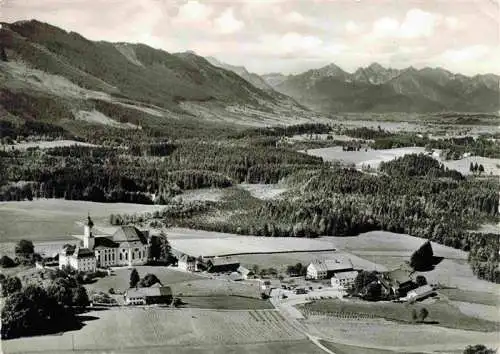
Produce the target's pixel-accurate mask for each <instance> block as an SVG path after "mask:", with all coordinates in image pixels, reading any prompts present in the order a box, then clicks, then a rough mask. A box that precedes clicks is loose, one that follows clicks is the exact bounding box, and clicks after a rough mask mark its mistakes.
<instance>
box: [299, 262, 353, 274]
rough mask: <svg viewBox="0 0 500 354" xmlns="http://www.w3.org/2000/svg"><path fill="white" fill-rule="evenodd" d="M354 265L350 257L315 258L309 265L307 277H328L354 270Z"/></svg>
mask: <svg viewBox="0 0 500 354" xmlns="http://www.w3.org/2000/svg"><path fill="white" fill-rule="evenodd" d="M352 270H353V266H352V263H351V261H350V260H349V259H347V260H345V259H325V260H315V261H313V262H311V263H310V264H309V265H308V266H307V273H306V278H307V279H326V278H329V277H332V276H333V275H334V274H335V273H338V272H346V271H352Z"/></svg>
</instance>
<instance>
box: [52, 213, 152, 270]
mask: <svg viewBox="0 0 500 354" xmlns="http://www.w3.org/2000/svg"><path fill="white" fill-rule="evenodd" d="M93 226H94V223H93V221H92V219H91V218H90V216H89V217H88V220H87V222H86V223H85V225H84V234H83V236H82V238H83V248H81V249H86V250H88V251H90V253H92V254H93V255H94V257H95V263H96V266H97V267H110V266H133V265H144V264H146V262H147V261H148V257H149V251H150V250H149V248H150V244H149V241H148V239H149V233H148V232H146V231H140V230H138V229H137V228H136V227H134V226H121V227H120V228H118V230H116V232H115V233H114V234H113V235H112V236H99V237H95V235H94V234H93V231H92V229H93ZM87 253H89V252H87ZM61 256H62V257H61ZM61 258H62V259H61ZM66 259H67V256H66V254H65V252H64V251H63V252H62V253H61V254H60V260H59V266H60V267H62V265H65V264H66ZM68 265H70V266H71V267H72V268H74V269H77V270H82V269H80V268H76V266H77V263H75V262H73V263H71V264H68ZM94 270H95V268H94Z"/></svg>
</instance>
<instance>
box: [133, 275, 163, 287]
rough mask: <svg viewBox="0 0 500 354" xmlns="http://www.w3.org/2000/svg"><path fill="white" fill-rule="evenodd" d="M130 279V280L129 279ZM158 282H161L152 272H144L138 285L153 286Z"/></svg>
mask: <svg viewBox="0 0 500 354" xmlns="http://www.w3.org/2000/svg"><path fill="white" fill-rule="evenodd" d="M131 281H132V280H131ZM156 283H159V284H160V285H162V284H161V281H160V279H158V277H157V276H156V275H154V274H146V275H145V276H144V278H142V279H141V280H140V281H139V287H141V288H149V287H150V286H153V285H154V284H156Z"/></svg>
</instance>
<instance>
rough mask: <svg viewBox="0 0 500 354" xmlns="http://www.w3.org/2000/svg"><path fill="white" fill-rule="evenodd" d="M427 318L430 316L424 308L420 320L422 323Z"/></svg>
mask: <svg viewBox="0 0 500 354" xmlns="http://www.w3.org/2000/svg"><path fill="white" fill-rule="evenodd" d="M427 316H429V311H427V309H426V308H425V307H422V308H421V309H420V312H419V313H418V318H419V319H420V322H424V321H425V319H426V318H427Z"/></svg>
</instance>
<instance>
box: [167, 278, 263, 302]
mask: <svg viewBox="0 0 500 354" xmlns="http://www.w3.org/2000/svg"><path fill="white" fill-rule="evenodd" d="M170 286H171V288H172V293H173V294H174V295H175V296H179V297H180V298H183V297H185V296H188V297H189V296H195V297H203V296H242V297H249V298H255V299H260V298H261V292H262V289H261V284H260V282H258V281H238V282H235V281H231V280H224V279H209V278H206V279H197V280H192V281H185V282H179V283H175V284H171V285H170Z"/></svg>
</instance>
